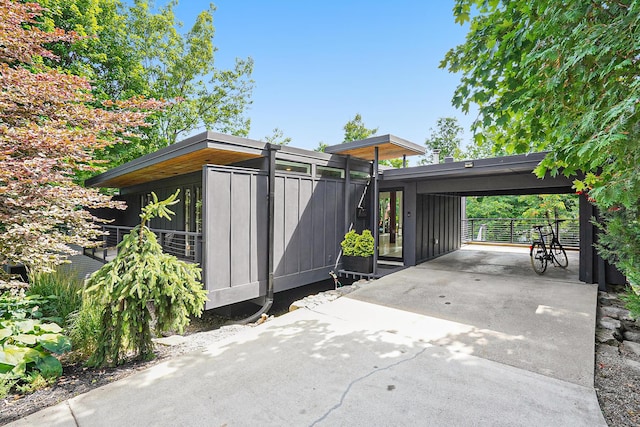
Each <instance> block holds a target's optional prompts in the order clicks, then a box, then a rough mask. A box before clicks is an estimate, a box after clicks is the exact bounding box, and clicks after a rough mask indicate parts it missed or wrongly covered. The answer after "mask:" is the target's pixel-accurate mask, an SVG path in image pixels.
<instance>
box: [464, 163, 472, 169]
mask: <svg viewBox="0 0 640 427" xmlns="http://www.w3.org/2000/svg"><path fill="white" fill-rule="evenodd" d="M464 167H465V168H472V167H473V162H464Z"/></svg>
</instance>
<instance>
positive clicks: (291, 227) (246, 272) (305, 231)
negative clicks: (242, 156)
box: [203, 166, 364, 309]
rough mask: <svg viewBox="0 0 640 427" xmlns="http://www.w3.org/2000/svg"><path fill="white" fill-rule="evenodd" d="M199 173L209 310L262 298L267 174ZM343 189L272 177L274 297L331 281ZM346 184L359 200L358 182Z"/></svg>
mask: <svg viewBox="0 0 640 427" xmlns="http://www.w3.org/2000/svg"><path fill="white" fill-rule="evenodd" d="M204 174H205V178H204V183H205V185H204V193H203V194H204V201H203V204H204V228H203V229H204V230H205V236H204V261H203V269H204V276H205V277H204V281H205V287H206V289H208V291H209V302H207V308H208V309H209V308H215V307H221V306H224V305H228V304H232V303H235V302H240V301H246V300H252V299H255V298H259V297H261V296H264V294H265V291H266V281H267V250H268V248H267V231H268V230H267V225H268V222H267V221H268V219H267V214H268V212H267V194H268V176H267V174H266V172H263V171H257V170H255V169H245V168H234V167H224V166H207V167H206V168H205V171H204ZM344 185H345V182H344V181H343V180H332V179H315V178H312V177H310V176H303V175H296V174H285V173H278V174H277V175H276V184H275V218H274V226H275V227H274V228H275V230H274V235H275V240H274V289H275V291H276V292H279V291H283V290H286V289H290V288H294V287H299V286H303V285H306V284H309V283H313V282H316V281H318V280H323V279H328V278H329V275H328V273H329V271H330V270H331V269H333V267H334V263H335V260H336V257H337V255H338V252H339V249H340V242H341V241H342V237H343V234H344V222H345V212H344V209H345V207H344ZM352 186H353V194H358V199H359V194H361V191H362V188H363V187H364V183H362V182H359V183H354V182H352ZM358 190H360V193H358ZM356 204H357V200H355V201H354V202H353V204H352V207H351V208H350V210H353V211H354V212H355V205H356ZM353 215H355V213H353Z"/></svg>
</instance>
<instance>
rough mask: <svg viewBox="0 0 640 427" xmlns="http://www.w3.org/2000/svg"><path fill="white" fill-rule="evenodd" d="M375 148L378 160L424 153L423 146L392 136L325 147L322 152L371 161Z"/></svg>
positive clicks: (375, 137) (374, 137)
mask: <svg viewBox="0 0 640 427" xmlns="http://www.w3.org/2000/svg"><path fill="white" fill-rule="evenodd" d="M376 147H377V148H378V160H390V159H397V158H399V157H403V156H416V155H422V154H424V153H425V147H424V146H421V145H418V144H414V143H413V142H411V141H407V140H406V139H402V138H398V137H397V136H394V135H381V136H373V137H371V138H367V139H361V140H359V141H353V142H345V143H343V144H337V145H332V146H330V147H327V148H326V149H325V150H324V152H325V153H329V154H341V155H343V156H352V157H357V158H360V159H364V160H369V161H373V159H374V156H375V148H376Z"/></svg>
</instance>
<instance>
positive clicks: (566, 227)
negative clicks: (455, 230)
mask: <svg viewBox="0 0 640 427" xmlns="http://www.w3.org/2000/svg"><path fill="white" fill-rule="evenodd" d="M551 223H552V224H554V227H555V223H554V222H553V220H552V221H551ZM543 224H544V225H546V228H547V230H546V232H547V233H550V232H551V230H549V229H548V228H549V227H548V225H547V220H546V218H468V219H463V220H462V241H463V243H471V242H489V243H516V244H518V243H519V244H526V245H528V244H529V243H531V242H532V241H533V240H536V239H538V234H537V233H538V232H537V231H535V230H533V226H534V225H543ZM558 231H559V234H560V236H559V238H560V243H562V245H563V246H566V247H576V248H577V247H579V246H580V224H579V221H578V219H577V218H570V219H563V220H562V221H561V222H560V223H559V227H558Z"/></svg>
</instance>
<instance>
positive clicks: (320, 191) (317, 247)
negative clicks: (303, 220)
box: [312, 181, 326, 268]
mask: <svg viewBox="0 0 640 427" xmlns="http://www.w3.org/2000/svg"><path fill="white" fill-rule="evenodd" d="M314 186H315V190H314V192H313V197H312V200H313V203H312V206H313V236H314V241H313V268H320V267H322V266H323V265H324V264H323V260H324V239H323V236H324V232H325V230H324V218H325V204H324V198H325V189H326V186H325V182H324V181H314Z"/></svg>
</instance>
